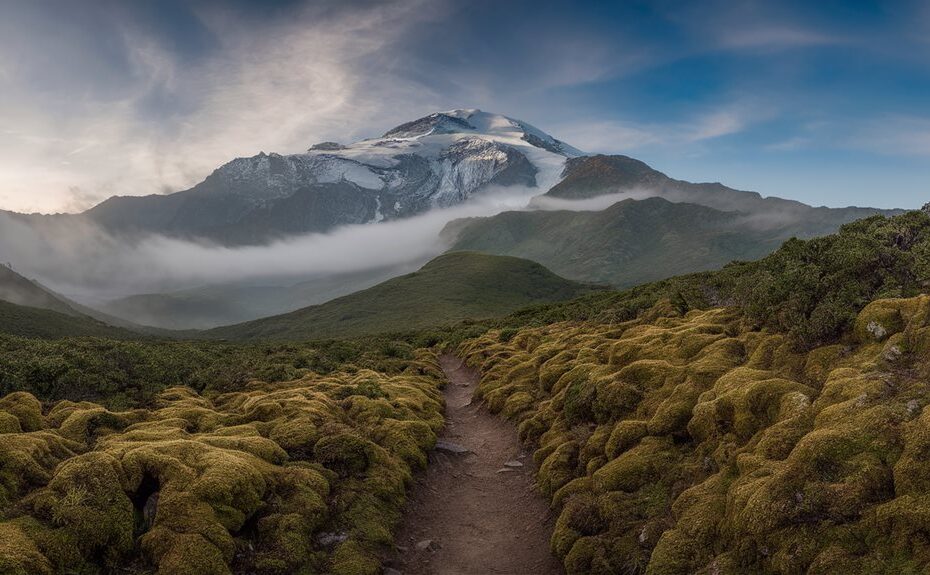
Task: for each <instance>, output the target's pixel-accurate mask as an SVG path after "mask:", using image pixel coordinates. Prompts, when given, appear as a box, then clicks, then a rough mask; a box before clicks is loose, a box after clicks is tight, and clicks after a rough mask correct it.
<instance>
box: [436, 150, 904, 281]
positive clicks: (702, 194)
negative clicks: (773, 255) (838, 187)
mask: <svg viewBox="0 0 930 575" xmlns="http://www.w3.org/2000/svg"><path fill="white" fill-rule="evenodd" d="M562 175H563V178H562V180H561V181H560V182H559V183H558V184H556V185H555V186H553V187H552V188H551V189H550V190H549V191H548V192H547V193H546V194H543V195H541V196H538V197H536V198H534V199H533V201H532V202H531V206H532V207H537V208H542V209H541V210H536V211H529V212H505V213H501V214H498V215H495V216H491V217H487V218H473V219H468V220H460V221H456V222H452V223H451V224H449V225H448V226H447V227H446V229H445V231H444V233H443V235H444V237H445V238H446V240H447V241H448V242H450V244H451V249H453V250H475V251H481V252H485V253H492V254H500V255H512V256H516V257H522V258H528V259H531V260H534V261H537V262H539V263H541V264H543V265H545V266H546V267H549V268H550V269H552V270H553V271H555V272H556V273H558V274H561V275H563V276H565V277H568V278H571V279H575V280H579V281H589V282H607V283H610V284H611V285H614V286H616V287H629V286H632V285H636V284H640V283H643V282H648V281H654V280H658V279H661V278H666V277H671V276H674V275H678V274H684V273H691V272H697V271H704V270H710V269H715V268H718V267H720V266H722V265H724V264H726V263H727V262H729V261H731V260H734V259H756V258H759V257H761V256H763V255H765V254H767V253H769V252H771V251H772V250H773V249H775V248H776V247H778V245H780V244H781V242H783V241H785V240H787V239H788V238H791V237H800V238H808V237H815V236H822V235H826V234H830V233H833V232H835V231H836V230H837V229H839V227H840V226H841V225H843V224H845V223H848V222H851V221H855V220H857V219H861V218H865V217H869V216H872V215H876V214H883V215H895V214H900V213H901V210H878V209H873V208H857V207H848V208H827V207H816V208H815V207H812V206H808V205H807V204H804V203H801V202H797V201H794V200H785V199H782V198H775V197H769V198H763V197H762V196H760V195H759V194H757V193H755V192H744V191H739V190H734V189H732V188H728V187H726V186H724V185H722V184H719V183H714V184H706V183H705V184H694V183H690V182H685V181H681V180H674V179H672V178H669V177H668V176H666V175H665V174H663V173H661V172H659V171H657V170H654V169H652V168H651V167H649V166H648V165H647V164H645V163H643V162H641V161H639V160H635V159H633V158H629V157H626V156H603V155H601V156H585V157H575V158H570V159H568V160H567V162H566V168H565V171H564V172H563V174H562ZM643 198H645V199H643ZM669 202H672V203H669ZM605 208H606V209H605ZM598 209H600V210H601V211H597V210H598Z"/></svg>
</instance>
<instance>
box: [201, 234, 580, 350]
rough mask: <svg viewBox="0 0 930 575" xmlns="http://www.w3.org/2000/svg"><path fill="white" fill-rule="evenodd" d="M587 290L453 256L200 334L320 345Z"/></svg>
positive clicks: (516, 265)
mask: <svg viewBox="0 0 930 575" xmlns="http://www.w3.org/2000/svg"><path fill="white" fill-rule="evenodd" d="M592 289H593V288H592V286H589V285H584V284H580V283H577V282H573V281H570V280H566V279H565V278H562V277H559V276H557V275H555V274H554V273H552V272H550V271H549V270H547V269H546V268H545V267H543V266H541V265H539V264H537V263H535V262H530V261H527V260H521V259H518V258H513V257H502V256H492V255H486V254H477V253H471V252H456V253H450V254H446V255H443V256H440V257H438V258H436V259H434V260H432V261H431V262H429V263H428V264H426V265H425V266H423V267H422V268H421V269H420V270H419V271H416V272H414V273H411V274H407V275H404V276H400V277H397V278H394V279H391V280H388V281H386V282H383V283H381V284H378V285H376V286H374V287H371V288H369V289H366V290H362V291H360V292H356V293H353V294H351V295H348V296H344V297H341V298H337V299H334V300H332V301H330V302H327V303H325V304H322V305H317V306H311V307H307V308H304V309H301V310H298V311H295V312H292V313H288V314H284V315H279V316H274V317H270V318H265V319H260V320H256V321H251V322H247V323H242V324H238V325H233V326H227V327H221V328H216V329H212V330H207V331H205V332H203V335H204V336H205V337H208V338H218V339H231V340H255V339H280V340H285V339H290V340H296V339H319V338H329V337H344V336H354V335H362V334H369V333H380V332H392V331H394V332H396V331H407V330H412V329H418V328H425V327H432V326H437V325H443V324H451V323H454V322H457V321H461V320H464V319H471V318H488V317H494V316H501V315H504V314H507V313H510V312H512V311H514V310H517V309H519V308H521V307H525V306H528V305H531V304H536V303H542V302H553V301H561V300H567V299H572V298H574V297H577V296H579V295H581V294H584V293H586V292H589V291H591V290H592Z"/></svg>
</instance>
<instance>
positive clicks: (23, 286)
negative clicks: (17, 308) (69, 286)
mask: <svg viewBox="0 0 930 575" xmlns="http://www.w3.org/2000/svg"><path fill="white" fill-rule="evenodd" d="M0 300H2V301H5V302H9V303H12V304H16V305H22V306H28V307H37V308H40V309H47V310H51V311H57V312H58V313H63V314H66V315H73V316H76V315H80V313H79V312H78V311H77V310H76V309H74V307H73V306H72V305H71V304H70V302H68V301H67V300H66V299H65V298H63V297H61V296H59V295H58V294H56V293H54V292H52V291H51V290H49V289H48V288H46V287H45V286H43V285H42V284H40V283H38V282H36V281H34V280H30V279H27V278H25V277H23V276H21V275H20V274H18V273H16V272H15V271H13V269H12V268H10V267H7V266H4V265H0Z"/></svg>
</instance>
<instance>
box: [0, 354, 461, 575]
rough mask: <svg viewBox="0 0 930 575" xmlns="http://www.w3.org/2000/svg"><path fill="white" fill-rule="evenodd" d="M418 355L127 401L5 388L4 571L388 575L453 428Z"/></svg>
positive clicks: (434, 375) (430, 361) (1, 451)
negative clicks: (386, 367) (108, 404)
mask: <svg viewBox="0 0 930 575" xmlns="http://www.w3.org/2000/svg"><path fill="white" fill-rule="evenodd" d="M88 345H103V344H100V343H99V342H88ZM105 349H109V348H105ZM117 349H118V350H120V351H125V349H126V348H125V347H120V348H117ZM307 351H308V353H312V352H313V351H314V350H312V349H311V350H307ZM410 356H411V357H410V359H408V360H405V361H403V362H402V364H397V365H395V367H394V370H393V371H394V373H393V374H385V373H380V372H376V371H372V370H368V369H358V368H356V369H354V370H352V371H336V372H333V373H330V374H328V375H318V374H315V373H312V372H309V371H303V372H301V375H300V377H299V378H297V379H293V380H289V381H281V382H276V383H275V382H262V381H251V382H248V383H244V384H241V385H239V386H238V389H236V390H234V391H226V392H222V390H208V391H207V392H204V393H198V392H197V391H195V390H194V389H191V388H189V387H169V388H166V389H163V390H162V391H160V392H158V393H157V394H155V395H154V397H153V398H152V400H151V405H150V407H149V408H147V409H134V410H128V411H111V410H108V409H107V408H105V407H103V406H101V405H98V404H95V403H91V402H86V401H85V402H79V403H78V402H73V401H70V400H63V401H60V402H58V403H56V404H54V405H47V406H45V409H43V406H42V405H41V404H40V402H39V401H38V400H37V399H36V398H35V397H34V396H33V395H32V394H30V393H27V392H23V391H19V392H14V393H11V394H9V395H6V396H5V397H2V398H0V424H2V425H3V428H2V429H0V572H2V573H13V574H23V575H25V574H33V573H39V574H51V573H53V572H54V573H82V574H97V573H99V574H103V573H115V572H120V571H122V570H123V569H124V568H131V569H132V570H135V569H145V570H146V572H148V571H149V570H154V571H157V573H159V574H162V575H180V574H191V575H193V574H199V575H205V574H228V573H232V572H237V573H258V574H262V575H266V574H267V575H270V574H284V573H294V572H298V570H299V572H301V573H343V574H346V575H374V574H376V573H378V572H379V570H380V563H379V561H378V557H379V554H380V553H381V552H382V551H383V550H384V548H385V546H386V545H388V544H389V543H390V542H391V533H392V530H393V528H394V524H395V523H396V521H397V520H398V518H399V513H400V508H401V506H402V505H403V502H404V498H405V492H406V488H407V487H408V485H409V483H410V481H411V477H412V475H411V473H412V471H413V469H414V468H415V467H417V466H421V465H425V462H426V452H427V451H428V450H429V449H431V448H432V447H433V445H434V444H435V441H436V433H437V432H438V431H439V429H440V428H441V427H442V425H443V417H442V407H443V406H442V398H441V394H440V391H439V388H440V376H441V371H440V368H439V366H438V363H437V360H436V357H435V356H434V355H433V354H432V353H429V352H426V351H422V350H418V351H411V352H410ZM401 365H402V366H403V368H402V369H401ZM324 533H328V534H329V535H328V536H326V537H323V536H322V534H324Z"/></svg>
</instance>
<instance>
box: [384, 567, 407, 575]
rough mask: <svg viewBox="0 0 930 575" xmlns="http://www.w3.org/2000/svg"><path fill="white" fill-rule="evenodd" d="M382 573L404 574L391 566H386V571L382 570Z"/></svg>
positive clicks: (386, 574) (391, 574)
mask: <svg viewBox="0 0 930 575" xmlns="http://www.w3.org/2000/svg"><path fill="white" fill-rule="evenodd" d="M381 574H382V575H404V574H403V573H401V572H400V571H398V570H397V569H393V568H391V567H385V568H384V571H382V572H381Z"/></svg>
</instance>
